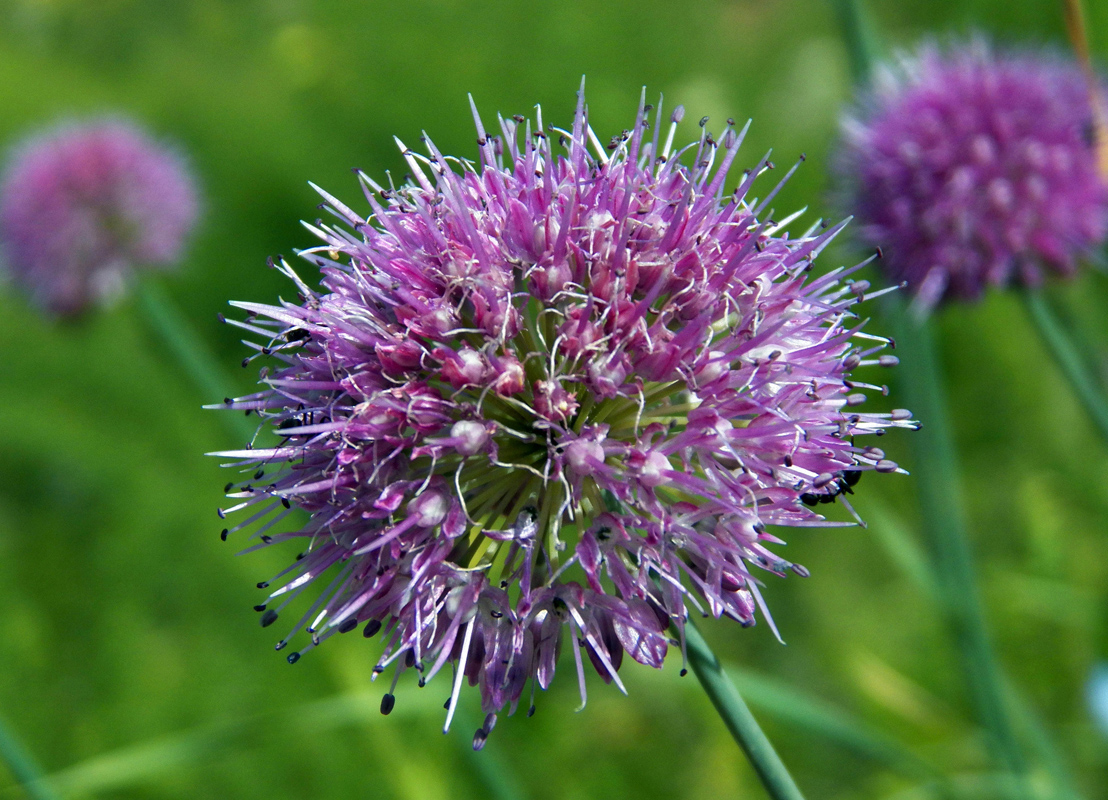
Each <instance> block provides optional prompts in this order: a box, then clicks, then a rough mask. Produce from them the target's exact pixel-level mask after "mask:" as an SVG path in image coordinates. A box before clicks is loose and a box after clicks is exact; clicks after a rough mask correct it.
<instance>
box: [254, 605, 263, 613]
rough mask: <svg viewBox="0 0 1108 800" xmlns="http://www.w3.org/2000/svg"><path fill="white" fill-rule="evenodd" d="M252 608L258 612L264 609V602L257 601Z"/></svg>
mask: <svg viewBox="0 0 1108 800" xmlns="http://www.w3.org/2000/svg"><path fill="white" fill-rule="evenodd" d="M254 610H255V611H257V612H259V613H261V612H262V611H265V603H259V604H258V605H256V606H254Z"/></svg>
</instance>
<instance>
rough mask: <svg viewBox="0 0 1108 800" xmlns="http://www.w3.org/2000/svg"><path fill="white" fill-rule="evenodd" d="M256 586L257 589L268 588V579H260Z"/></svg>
mask: <svg viewBox="0 0 1108 800" xmlns="http://www.w3.org/2000/svg"><path fill="white" fill-rule="evenodd" d="M258 588H259V589H268V588H269V581H262V582H261V583H259V584H258Z"/></svg>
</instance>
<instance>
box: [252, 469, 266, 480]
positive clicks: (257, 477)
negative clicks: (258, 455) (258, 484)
mask: <svg viewBox="0 0 1108 800" xmlns="http://www.w3.org/2000/svg"><path fill="white" fill-rule="evenodd" d="M263 475H265V470H264V469H260V470H258V471H257V472H255V473H254V480H256V481H260V480H261V479H262V476H263Z"/></svg>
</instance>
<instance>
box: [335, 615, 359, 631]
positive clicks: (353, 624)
mask: <svg viewBox="0 0 1108 800" xmlns="http://www.w3.org/2000/svg"><path fill="white" fill-rule="evenodd" d="M357 627H358V620H357V619H355V618H354V617H350V618H348V619H344V620H343V621H342V624H341V625H339V633H350V631H352V630H354V629H355V628H357Z"/></svg>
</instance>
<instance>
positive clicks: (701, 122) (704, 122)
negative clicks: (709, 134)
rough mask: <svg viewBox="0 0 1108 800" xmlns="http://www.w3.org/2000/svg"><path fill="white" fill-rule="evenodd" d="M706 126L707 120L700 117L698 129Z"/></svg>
mask: <svg viewBox="0 0 1108 800" xmlns="http://www.w3.org/2000/svg"><path fill="white" fill-rule="evenodd" d="M707 124H708V118H707V117H701V118H700V127H701V128H703V127H704V126H705V125H707Z"/></svg>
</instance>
